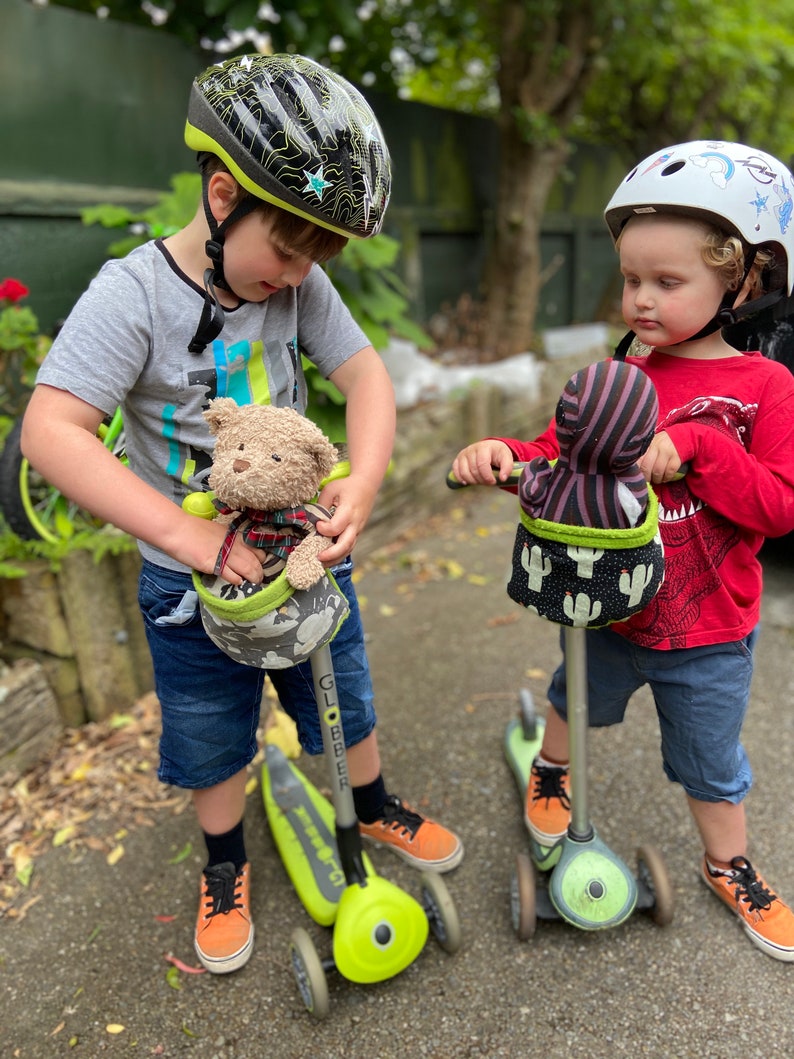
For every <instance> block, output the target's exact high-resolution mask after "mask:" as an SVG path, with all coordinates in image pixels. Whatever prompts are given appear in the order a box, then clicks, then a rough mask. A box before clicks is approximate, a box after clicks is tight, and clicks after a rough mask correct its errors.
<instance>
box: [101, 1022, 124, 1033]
mask: <svg viewBox="0 0 794 1059" xmlns="http://www.w3.org/2000/svg"><path fill="white" fill-rule="evenodd" d="M105 1029H106V1030H107V1031H108V1033H123V1032H124V1027H123V1026H121V1025H119V1023H118V1022H109V1023H108V1024H107V1026H105Z"/></svg>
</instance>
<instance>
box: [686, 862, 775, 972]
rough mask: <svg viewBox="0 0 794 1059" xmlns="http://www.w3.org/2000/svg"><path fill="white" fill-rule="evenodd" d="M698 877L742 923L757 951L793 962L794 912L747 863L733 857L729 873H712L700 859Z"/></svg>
mask: <svg viewBox="0 0 794 1059" xmlns="http://www.w3.org/2000/svg"><path fill="white" fill-rule="evenodd" d="M701 878H702V879H703V882H704V883H705V884H706V886H708V888H709V889H710V890H713V891H714V893H715V894H716V895H717V897H719V898H720V900H722V901H724V902H725V904H726V905H728V907H729V908H731V909H732V910H733V911H734V912H735V913H736V915H737V916H738V917H739V919H740V920H741V921H742V925H743V926H744V929H745V932H746V933H747V934H748V935H749V937H750V940H751V941H752V942H753V944H754V945H757V946H758V948H759V949H761V950H762V951H763V952H765V953H766V954H767V956H772V957H774V958H775V959H776V960H786V961H788V962H790V961H794V912H792V911H791V909H790V908H789V907H788V905H787V904H785V902H783V901H781V900H780V898H779V897H778V896H777V894H775V893H773V892H772V890H770V888H769V887H768V886H767V884H766V883H765V882H764V880H763V879H762V878H761V876H760V875H759V874H758V872H757V871H756V870H755V868H754V867H753V866H752V864H751V863H750V861H749V860H747V859H746V858H745V857H734V858H733V860H732V861H731V871H730V872H724V871H719V870H718V871H714V870H713V869H712V868H711V867H710V866H709V864H708V862H707V860H706V858H705V857H704V858H703V865H702V867H701Z"/></svg>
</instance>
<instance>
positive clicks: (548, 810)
mask: <svg viewBox="0 0 794 1059" xmlns="http://www.w3.org/2000/svg"><path fill="white" fill-rule="evenodd" d="M570 784H571V780H570V776H569V774H568V766H567V765H566V766H564V767H562V768H555V767H554V766H552V765H539V764H538V761H537V758H536V759H535V760H534V761H533V762H532V770H531V772H530V774H529V783H528V785H527V801H526V808H525V810H524V819H525V821H526V825H527V827H528V828H529V831H530V834H531V835H532V837H533V838H534V839H535V841H536V842H537V843H539V844H540V845H541V846H553V845H554V844H555V842H559V840H560V839H561V838H564V837H565V835H566V834H567V833H568V824H569V823H570V822H571V796H570Z"/></svg>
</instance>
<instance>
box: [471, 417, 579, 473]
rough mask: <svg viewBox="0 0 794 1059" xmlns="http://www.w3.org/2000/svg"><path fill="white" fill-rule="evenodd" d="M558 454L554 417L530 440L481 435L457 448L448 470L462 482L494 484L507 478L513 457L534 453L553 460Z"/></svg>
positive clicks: (523, 458) (531, 456) (525, 458)
mask: <svg viewBox="0 0 794 1059" xmlns="http://www.w3.org/2000/svg"><path fill="white" fill-rule="evenodd" d="M559 454H560V449H559V445H558V443H557V424H556V421H555V420H554V419H552V421H551V422H550V423H549V425H548V427H547V428H546V430H545V431H544V432H543V433H542V434H541V435H540V436H539V437H537V438H535V440H534V441H519V439H518V438H485V439H484V440H483V441H475V442H474V444H472V445H467V446H466V448H465V449H461V450H460V452H459V453H458V455H457V456H456V457H455V459H454V460H453V462H452V473H453V474H454V476H455V477H456V478H457V480H458V481H459V482H461V483H462V484H463V485H496V484H497V482H505V481H507V478H508V475H509V474H510V471H511V470H512V469H513V463H514V462H515V461H516V460H521V461H524V462H529V461H530V460H533V459H535V457H536V456H545V458H546V459H547V460H555V459H556V458H557V457H558V456H559Z"/></svg>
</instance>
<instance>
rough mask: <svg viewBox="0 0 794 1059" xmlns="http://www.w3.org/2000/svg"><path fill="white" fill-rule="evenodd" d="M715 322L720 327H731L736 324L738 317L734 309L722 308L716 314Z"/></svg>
mask: <svg viewBox="0 0 794 1059" xmlns="http://www.w3.org/2000/svg"><path fill="white" fill-rule="evenodd" d="M717 320H718V322H719V325H720V327H732V326H733V325H734V324H735V323H738V320H739V315H738V313H737V312H736V310H735V309H728V308H723V309H720V311H719V312H718V313H717Z"/></svg>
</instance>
